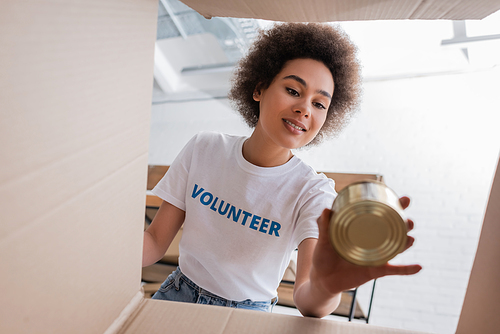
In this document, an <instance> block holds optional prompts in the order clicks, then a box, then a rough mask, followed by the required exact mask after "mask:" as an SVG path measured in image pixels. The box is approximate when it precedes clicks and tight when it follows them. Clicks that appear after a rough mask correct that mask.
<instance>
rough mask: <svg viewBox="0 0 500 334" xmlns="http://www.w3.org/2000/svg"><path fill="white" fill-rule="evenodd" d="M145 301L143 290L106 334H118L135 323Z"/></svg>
mask: <svg viewBox="0 0 500 334" xmlns="http://www.w3.org/2000/svg"><path fill="white" fill-rule="evenodd" d="M144 300H145V298H144V292H143V290H142V289H141V290H140V291H138V292H137V293H136V294H135V296H134V297H133V298H132V299H131V300H130V302H129V303H128V304H127V306H125V308H124V309H123V310H122V311H121V312H120V315H119V316H118V317H117V318H116V319H115V320H114V321H113V323H112V324H111V326H109V327H108V329H107V330H106V331H105V332H104V334H117V333H119V332H120V331H121V330H122V329H123V328H125V327H126V325H127V324H128V323H130V322H131V321H133V319H134V318H135V316H136V315H137V314H139V312H141V309H142V307H143V306H144Z"/></svg>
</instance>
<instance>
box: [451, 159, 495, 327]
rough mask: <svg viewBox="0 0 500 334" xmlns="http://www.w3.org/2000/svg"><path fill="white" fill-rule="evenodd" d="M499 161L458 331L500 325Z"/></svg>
mask: <svg viewBox="0 0 500 334" xmlns="http://www.w3.org/2000/svg"><path fill="white" fill-rule="evenodd" d="M499 240H500V160H499V162H498V165H497V170H496V174H495V177H494V180H493V184H492V186H491V192H490V198H489V200H488V206H487V208H486V213H485V215H484V221H483V227H482V229H481V236H480V237H479V245H478V247H477V252H476V258H475V259H474V265H473V267H472V271H471V274H470V278H469V286H468V288H467V293H466V295H465V301H464V305H463V307H462V314H461V315H460V320H459V323H458V328H457V333H461V334H462V333H463V334H468V333H496V332H497V331H498V328H500V317H499V316H498V309H499V307H500V242H499Z"/></svg>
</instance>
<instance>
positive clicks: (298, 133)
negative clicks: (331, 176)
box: [243, 59, 334, 167]
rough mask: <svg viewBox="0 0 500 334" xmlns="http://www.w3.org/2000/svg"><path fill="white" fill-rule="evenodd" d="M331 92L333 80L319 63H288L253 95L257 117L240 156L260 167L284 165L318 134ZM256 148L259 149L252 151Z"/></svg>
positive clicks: (303, 60) (308, 60)
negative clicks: (258, 111)
mask: <svg viewBox="0 0 500 334" xmlns="http://www.w3.org/2000/svg"><path fill="white" fill-rule="evenodd" d="M333 92H334V82H333V77H332V75H331V73H330V71H329V70H328V68H327V67H326V66H325V65H324V64H323V63H321V62H319V61H317V60H312V59H293V60H289V61H288V62H287V63H286V64H285V66H284V67H283V69H282V70H281V72H279V73H278V74H277V75H276V78H275V79H274V80H273V81H272V82H271V84H270V85H269V86H268V87H267V88H263V89H259V88H256V89H255V91H254V93H253V99H254V100H255V101H257V102H259V110H260V115H259V121H258V122H257V125H256V126H255V129H254V131H253V133H252V136H251V137H250V138H249V139H248V140H247V141H246V142H245V144H244V146H243V156H244V157H245V158H246V159H247V160H248V161H250V162H252V163H254V164H256V165H258V166H262V167H269V164H271V166H272V165H281V164H283V163H285V162H287V161H288V160H289V159H290V158H291V156H292V152H291V151H290V150H291V149H295V148H299V147H303V146H306V145H307V144H309V143H310V142H311V141H312V140H313V139H314V138H315V137H316V135H317V134H318V132H319V131H320V130H321V128H322V126H323V124H324V123H325V120H326V117H327V110H328V108H329V106H330V101H331V98H330V97H331V96H332V95H333ZM256 146H259V147H261V149H259V150H258V151H257V150H253V148H255V147H256ZM253 152H255V153H256V154H255V155H252V153H253ZM280 159H281V161H280ZM263 161H266V163H263Z"/></svg>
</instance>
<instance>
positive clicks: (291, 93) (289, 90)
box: [286, 88, 299, 96]
mask: <svg viewBox="0 0 500 334" xmlns="http://www.w3.org/2000/svg"><path fill="white" fill-rule="evenodd" d="M286 90H287V92H288V94H290V95H293V96H299V93H298V92H297V91H296V90H295V89H293V88H287V89H286Z"/></svg>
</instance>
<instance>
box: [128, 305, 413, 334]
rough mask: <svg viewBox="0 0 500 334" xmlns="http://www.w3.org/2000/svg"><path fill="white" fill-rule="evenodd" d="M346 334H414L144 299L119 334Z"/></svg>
mask: <svg viewBox="0 0 500 334" xmlns="http://www.w3.org/2000/svg"><path fill="white" fill-rule="evenodd" d="M169 328H175V332H176V333H197V334H202V333H210V334H214V333H221V334H226V333H227V334H233V333H242V334H245V333H256V334H257V333H258V334H261V333H289V334H294V333H296V334H302V333H345V334H347V333H350V334H363V333H366V334H368V333H369V334H382V333H384V334H391V333H394V334H396V333H401V334H411V333H419V332H415V331H408V330H401V329H392V328H384V327H377V326H372V325H366V324H359V323H349V322H345V321H334V320H325V319H317V318H305V317H297V316H292V315H283V314H272V313H265V312H257V311H250V310H242V309H234V308H228V307H221V306H211V305H199V304H189V303H178V302H169V301H163V300H154V299H147V300H145V303H144V306H143V307H142V309H141V311H140V312H139V314H137V315H136V316H135V317H134V318H133V319H131V321H130V322H129V323H128V324H127V325H126V326H125V327H124V328H123V330H122V331H121V332H120V334H135V333H149V334H154V333H158V334H159V333H165V332H166V331H167V329H169Z"/></svg>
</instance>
